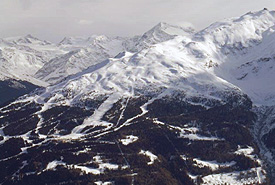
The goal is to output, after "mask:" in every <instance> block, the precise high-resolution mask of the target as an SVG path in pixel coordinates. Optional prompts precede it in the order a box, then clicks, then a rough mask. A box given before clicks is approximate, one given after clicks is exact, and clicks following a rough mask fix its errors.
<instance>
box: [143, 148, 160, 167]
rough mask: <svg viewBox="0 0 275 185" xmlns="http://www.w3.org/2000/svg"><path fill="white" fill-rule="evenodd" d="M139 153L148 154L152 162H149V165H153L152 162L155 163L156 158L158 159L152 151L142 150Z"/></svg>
mask: <svg viewBox="0 0 275 185" xmlns="http://www.w3.org/2000/svg"><path fill="white" fill-rule="evenodd" d="M139 154H141V155H145V156H147V157H149V158H150V162H148V163H147V164H148V165H152V164H154V162H155V160H158V157H157V156H156V155H154V154H153V153H152V152H150V151H144V150H141V151H140V152H139Z"/></svg>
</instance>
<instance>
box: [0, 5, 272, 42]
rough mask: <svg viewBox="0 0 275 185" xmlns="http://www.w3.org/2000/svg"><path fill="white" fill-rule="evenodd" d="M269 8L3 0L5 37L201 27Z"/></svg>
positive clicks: (0, 15) (0, 29)
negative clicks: (160, 26)
mask: <svg viewBox="0 0 275 185" xmlns="http://www.w3.org/2000/svg"><path fill="white" fill-rule="evenodd" d="M265 7H266V8H268V9H269V10H273V9H275V0H0V37H2V38H3V37H10V36H18V35H26V34H29V33H30V34H33V35H34V36H37V37H39V38H42V39H47V40H50V41H55V42H56V41H59V40H61V39H62V38H63V37H64V36H76V35H80V36H88V35H92V34H106V35H110V36H115V35H119V36H132V35H137V34H142V33H143V32H145V31H147V30H149V29H150V28H151V27H153V26H154V25H155V24H157V23H158V22H161V21H164V22H168V23H170V24H178V25H193V26H194V27H195V29H196V30H200V29H202V28H204V27H206V26H208V25H209V24H211V23H213V22H215V21H218V20H222V19H224V18H229V17H235V16H240V15H243V14H245V13H247V12H249V11H257V10H261V9H263V8H265Z"/></svg>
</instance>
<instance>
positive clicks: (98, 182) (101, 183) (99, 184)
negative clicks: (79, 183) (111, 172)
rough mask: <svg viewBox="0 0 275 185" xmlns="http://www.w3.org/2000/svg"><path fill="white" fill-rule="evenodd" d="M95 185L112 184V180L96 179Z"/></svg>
mask: <svg viewBox="0 0 275 185" xmlns="http://www.w3.org/2000/svg"><path fill="white" fill-rule="evenodd" d="M95 184H96V185H112V184H113V183H112V182H102V181H96V182H95Z"/></svg>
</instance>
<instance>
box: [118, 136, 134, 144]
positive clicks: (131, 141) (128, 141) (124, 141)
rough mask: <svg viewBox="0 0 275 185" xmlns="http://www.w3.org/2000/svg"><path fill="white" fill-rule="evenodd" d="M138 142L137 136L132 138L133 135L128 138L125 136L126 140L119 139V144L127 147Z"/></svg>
mask: <svg viewBox="0 0 275 185" xmlns="http://www.w3.org/2000/svg"><path fill="white" fill-rule="evenodd" d="M137 140H138V137H137V136H133V135H129V136H126V138H125V139H121V140H120V141H121V143H122V144H123V145H126V146H127V145H129V144H131V143H134V142H136V141H137Z"/></svg>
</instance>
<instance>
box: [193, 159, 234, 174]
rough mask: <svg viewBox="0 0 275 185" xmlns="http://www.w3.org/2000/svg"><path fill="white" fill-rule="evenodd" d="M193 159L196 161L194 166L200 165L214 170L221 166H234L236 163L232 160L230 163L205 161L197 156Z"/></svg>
mask: <svg viewBox="0 0 275 185" xmlns="http://www.w3.org/2000/svg"><path fill="white" fill-rule="evenodd" d="M193 161H195V164H194V166H198V167H199V168H204V167H208V168H210V169H211V170H212V171H215V170H218V169H219V168H221V167H230V166H234V165H235V164H236V162H235V161H231V162H228V163H218V162H217V161H203V160H200V159H197V158H194V159H193Z"/></svg>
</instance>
